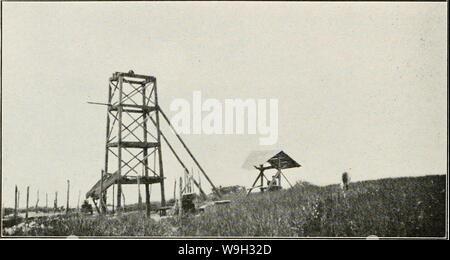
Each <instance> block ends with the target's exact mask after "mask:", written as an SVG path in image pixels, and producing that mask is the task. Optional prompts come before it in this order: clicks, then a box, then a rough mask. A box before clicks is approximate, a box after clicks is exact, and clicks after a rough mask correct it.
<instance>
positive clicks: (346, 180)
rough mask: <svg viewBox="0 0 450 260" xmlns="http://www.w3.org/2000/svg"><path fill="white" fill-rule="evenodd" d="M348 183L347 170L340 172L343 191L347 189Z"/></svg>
mask: <svg viewBox="0 0 450 260" xmlns="http://www.w3.org/2000/svg"><path fill="white" fill-rule="evenodd" d="M349 183H350V176H349V175H348V173H347V172H344V173H343V174H342V188H343V189H344V191H348V185H349Z"/></svg>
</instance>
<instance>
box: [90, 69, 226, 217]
mask: <svg viewBox="0 0 450 260" xmlns="http://www.w3.org/2000/svg"><path fill="white" fill-rule="evenodd" d="M108 83H109V84H108V102H107V103H95V102H89V103H91V104H99V105H106V106H107V116H106V144H105V161H104V170H102V171H101V176H100V180H99V181H98V182H97V183H96V184H95V185H94V186H93V187H92V188H91V189H90V190H89V192H88V193H87V194H86V198H89V197H91V198H92V200H93V202H94V204H95V206H96V208H97V203H96V201H97V200H99V201H100V208H99V209H98V211H99V213H105V212H106V191H107V189H108V188H110V187H111V186H112V187H113V188H114V186H117V188H116V189H115V190H116V211H118V212H120V211H121V210H122V204H121V199H122V196H123V194H122V185H127V184H137V185H140V184H143V185H145V204H146V212H147V215H148V216H149V215H150V189H149V185H151V184H157V183H159V184H160V187H161V207H162V208H164V207H165V205H166V200H165V191H164V179H165V177H164V168H163V160H162V149H161V140H164V142H165V143H166V144H167V146H168V147H169V149H170V150H171V151H172V153H173V154H174V156H175V158H176V159H177V160H178V162H179V163H180V165H181V166H182V167H183V168H184V170H185V171H186V172H187V173H188V174H189V175H190V176H191V177H192V174H193V173H189V170H188V169H187V167H186V166H185V164H184V163H183V162H182V160H181V158H180V157H179V156H178V154H177V153H176V152H175V150H174V148H173V146H172V145H171V144H170V143H169V141H168V139H167V137H166V136H165V135H164V134H163V133H162V131H161V127H160V126H161V125H160V115H162V117H163V118H164V120H165V121H166V122H167V123H168V125H169V126H170V128H171V130H172V131H173V133H174V134H175V135H176V137H177V138H178V140H179V141H180V142H181V144H182V145H183V147H184V148H185V149H186V151H187V152H188V154H189V155H190V157H191V158H192V160H193V161H194V162H195V164H196V165H197V166H198V168H199V169H200V171H201V172H202V174H203V175H204V176H205V177H206V179H207V180H208V182H209V183H210V184H211V186H212V188H213V191H215V192H218V190H217V189H216V187H215V186H214V184H213V183H212V181H211V180H210V179H209V177H208V176H207V175H206V172H205V171H204V170H203V168H202V167H201V166H200V164H199V163H198V161H197V159H196V158H195V157H194V155H193V154H192V153H191V151H190V150H189V149H188V148H187V145H186V144H185V143H184V141H183V140H182V139H181V137H180V135H179V134H178V133H177V132H176V131H175V129H174V127H173V126H172V124H171V123H170V120H169V119H168V118H167V116H166V115H165V114H164V112H163V111H162V110H161V108H160V106H159V105H158V91H157V83H156V78H155V77H152V76H145V75H138V74H135V73H134V72H133V71H129V72H128V73H123V72H115V73H114V74H113V75H112V77H110V78H109V82H108ZM111 121H112V122H111ZM111 157H112V158H111ZM152 157H153V158H152ZM151 159H153V160H151ZM192 179H193V182H194V184H195V185H196V186H197V187H199V190H200V193H201V194H202V195H203V196H206V194H205V192H204V191H203V190H202V189H201V187H200V185H199V184H198V183H197V182H196V181H195V179H194V178H192ZM138 188H139V187H138ZM113 196H114V195H113ZM219 196H220V193H219ZM113 204H114V198H113Z"/></svg>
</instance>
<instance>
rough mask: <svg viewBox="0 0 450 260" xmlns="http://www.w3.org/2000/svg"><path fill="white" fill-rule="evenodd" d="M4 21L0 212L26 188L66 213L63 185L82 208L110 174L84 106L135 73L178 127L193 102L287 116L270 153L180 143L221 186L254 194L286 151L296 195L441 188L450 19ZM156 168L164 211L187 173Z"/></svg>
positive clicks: (354, 13)
mask: <svg viewBox="0 0 450 260" xmlns="http://www.w3.org/2000/svg"><path fill="white" fill-rule="evenodd" d="M2 19H3V32H2V34H3V35H2V36H3V38H2V40H3V42H2V43H3V45H2V51H3V52H2V61H3V68H2V69H3V71H2V116H3V121H2V131H3V133H2V142H3V144H2V180H3V188H2V198H3V199H4V200H3V203H4V205H5V206H12V205H13V203H14V185H15V184H17V185H19V188H20V190H21V194H23V195H21V206H22V205H25V195H24V194H25V189H26V186H27V185H30V187H31V188H30V189H31V195H30V204H31V205H34V203H35V200H36V198H35V197H36V195H35V194H36V190H37V189H39V190H40V193H41V198H40V201H41V205H43V203H45V202H44V201H45V193H46V192H47V193H49V200H50V202H51V201H53V194H54V192H55V191H59V193H60V194H61V195H60V197H59V201H60V204H61V205H62V204H64V201H65V187H66V180H67V179H70V180H71V185H72V186H71V204H72V206H76V201H77V194H78V191H79V190H81V192H82V196H84V194H85V192H86V191H87V190H89V189H90V188H91V186H92V185H93V184H94V183H95V181H96V180H97V179H98V177H99V174H100V170H101V169H102V167H103V160H104V145H105V144H104V142H105V136H104V135H105V116H106V110H105V108H104V107H101V106H92V105H88V104H86V102H87V101H98V102H105V101H106V97H107V80H108V78H109V76H110V75H111V74H112V73H113V72H115V71H128V70H130V69H132V70H134V71H135V72H136V73H139V74H147V75H152V76H155V77H156V78H157V79H158V90H159V99H160V104H161V106H162V108H163V109H164V110H165V111H166V113H168V114H169V115H172V114H171V113H170V111H169V105H170V103H171V101H172V100H173V99H175V98H185V99H188V100H191V99H192V92H193V91H195V90H199V91H201V92H202V95H203V97H205V98H216V99H218V100H224V99H227V98H277V99H278V100H279V138H278V143H277V144H276V145H274V146H268V147H267V146H260V145H259V143H258V140H259V137H258V136H257V135H240V136H236V135H227V136H225V135H184V136H183V138H184V139H185V141H186V143H187V144H188V146H189V147H190V148H191V150H192V152H193V153H194V154H195V155H196V156H197V158H198V160H199V161H200V163H201V164H202V166H203V168H204V169H205V170H206V171H207V173H208V174H209V176H210V178H211V179H212V180H213V181H214V182H215V184H216V185H223V186H225V185H233V184H238V185H244V186H247V187H248V186H250V185H251V184H252V182H253V180H254V178H255V177H256V174H257V172H256V171H249V170H245V169H243V168H242V167H241V166H242V164H243V162H244V161H245V159H246V157H247V155H248V154H249V152H250V151H253V150H269V149H277V148H280V149H282V150H284V151H285V152H286V153H287V154H289V155H291V156H292V157H293V158H294V159H295V160H297V161H298V162H299V163H300V164H301V165H302V166H303V167H301V168H296V169H291V170H286V171H285V175H286V176H287V177H288V178H289V179H290V181H291V182H295V181H298V180H303V181H308V182H312V183H315V184H318V185H325V184H331V183H337V182H339V178H340V174H341V173H342V172H343V171H348V172H349V173H350V175H351V177H352V180H353V181H355V180H356V181H358V180H368V179H377V178H386V177H399V176H420V175H428V174H446V163H447V161H446V158H447V155H446V152H447V129H446V125H447V121H446V111H447V78H446V77H447V76H446V66H447V65H446V64H447V61H446V59H447V49H446V46H447V26H446V25H447V7H446V3H381V2H377V3H350V2H348V3H287V2H284V3H273V2H260V3H250V2H245V3H230V2H228V3H218V2H211V3H199V2H196V3H180V2H176V3H174V2H172V3H163V2H159V3H151V2H147V3H142V2H141V3H133V2H122V3H115V2H114V3H113V2H109V3H98V2H91V3H73V2H72V3H30V2H26V3H8V2H6V3H3V17H2ZM167 130H168V128H167V127H166V126H164V128H163V131H165V132H168V131H167ZM170 139H171V141H172V142H173V143H175V141H176V139H175V138H174V136H170ZM177 147H178V148H180V146H177ZM163 153H164V156H163V159H164V167H165V173H166V174H165V175H166V177H167V179H166V191H167V192H166V197H167V198H168V199H169V198H171V197H172V194H173V181H174V179H175V178H178V177H179V176H181V174H182V168H181V167H180V166H179V165H178V164H177V162H176V161H175V159H174V157H173V156H172V155H171V154H170V152H169V150H168V148H167V147H166V148H164V147H163ZM183 158H184V159H185V162H186V164H187V165H189V167H190V166H194V164H193V163H192V162H191V161H189V160H188V157H187V156H186V155H185V154H184V157H183ZM203 183H206V181H205V180H204V179H203ZM208 190H209V188H208ZM124 192H125V195H126V198H127V199H126V202H127V203H132V202H133V203H134V202H136V201H137V200H136V193H137V192H136V188H135V187H134V188H130V187H127V188H125V190H124ZM158 199H159V186H157V185H154V186H153V189H152V200H158ZM50 205H51V203H50Z"/></svg>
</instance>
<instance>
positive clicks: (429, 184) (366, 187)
mask: <svg viewBox="0 0 450 260" xmlns="http://www.w3.org/2000/svg"><path fill="white" fill-rule="evenodd" d="M181 232H182V235H185V236H281V237H285V236H302V237H304V236H331V237H335V236H356V237H366V236H369V235H376V236H384V237H386V236H387V237H399V236H400V237H402V236H405V237H406V236H420V237H430V236H433V237H443V236H445V233H444V232H445V176H427V177H418V178H398V179H383V180H377V181H365V182H358V183H352V184H351V185H350V190H349V191H348V192H346V194H345V198H344V193H343V192H342V190H341V189H340V188H339V186H338V185H331V186H327V187H317V186H313V185H309V184H297V185H296V186H295V187H294V188H291V189H288V190H284V191H280V192H272V193H265V194H255V195H252V196H249V197H247V198H245V197H240V198H239V199H237V200H236V201H234V202H233V203H232V204H229V205H223V206H220V207H214V208H211V210H210V211H208V212H205V213H204V214H203V215H201V216H200V217H198V218H190V219H185V220H184V223H183V229H181Z"/></svg>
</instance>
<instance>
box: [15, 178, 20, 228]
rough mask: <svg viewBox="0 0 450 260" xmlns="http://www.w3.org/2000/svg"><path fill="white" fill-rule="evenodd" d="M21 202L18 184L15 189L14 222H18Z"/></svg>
mask: <svg viewBox="0 0 450 260" xmlns="http://www.w3.org/2000/svg"><path fill="white" fill-rule="evenodd" d="M18 204H19V191H18V190H17V185H16V189H15V191H14V223H16V221H17V206H18Z"/></svg>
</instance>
